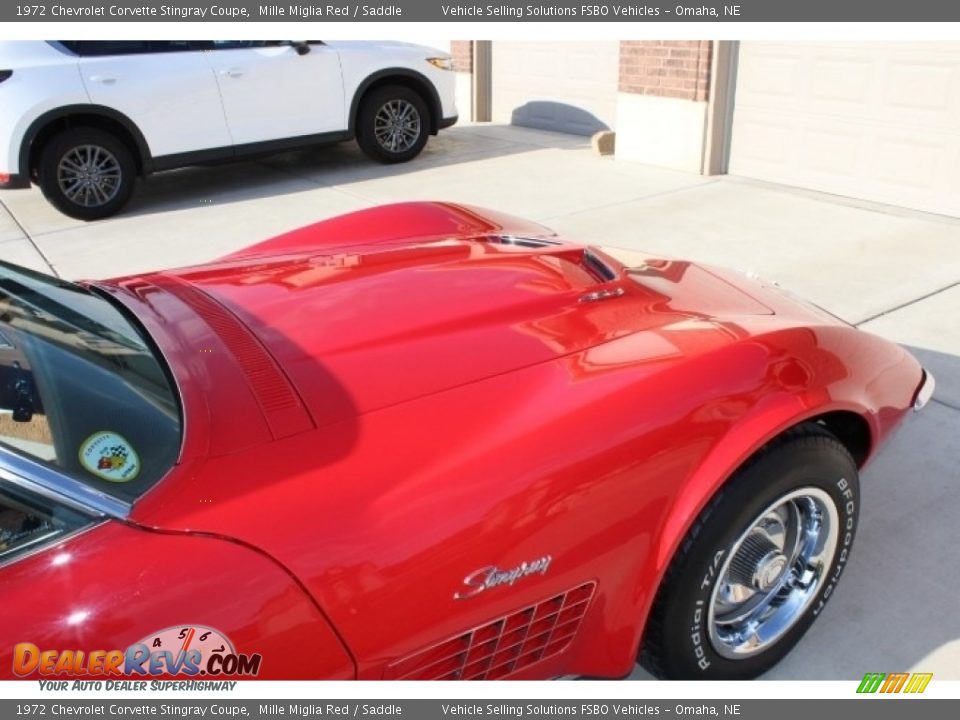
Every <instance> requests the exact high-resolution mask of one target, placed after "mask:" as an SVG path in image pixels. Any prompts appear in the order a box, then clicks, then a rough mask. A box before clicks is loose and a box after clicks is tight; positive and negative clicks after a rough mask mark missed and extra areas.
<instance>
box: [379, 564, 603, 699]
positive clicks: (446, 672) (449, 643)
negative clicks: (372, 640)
mask: <svg viewBox="0 0 960 720" xmlns="http://www.w3.org/2000/svg"><path fill="white" fill-rule="evenodd" d="M595 588H596V583H592V582H590V583H586V584H584V585H580V586H578V587H576V588H574V589H572V590H569V591H567V592H565V593H562V594H560V595H556V596H554V597H552V598H550V599H549V600H544V601H543V602H540V603H537V604H536V605H531V606H530V607H527V608H524V609H523V610H519V611H517V612H515V613H512V614H510V615H507V616H506V617H502V618H500V619H498V620H494V621H493V622H490V623H487V624H486V625H481V626H480V627H478V628H475V629H473V630H471V631H469V632H466V633H463V634H462V635H458V636H456V637H453V638H450V639H449V640H445V641H443V642H440V643H437V644H436V645H434V646H432V647H430V648H427V649H426V650H422V651H421V652H418V653H416V654H415V655H410V656H409V657H406V658H404V659H403V660H400V661H398V662H395V663H393V664H392V665H390V666H389V667H388V668H387V670H386V673H385V675H384V677H385V679H388V680H498V679H500V678H507V677H509V676H510V675H512V674H513V673H515V672H517V671H518V670H521V669H523V668H525V667H527V666H529V665H533V664H534V663H535V662H539V661H540V660H543V659H544V658H548V657H550V656H551V655H556V654H557V653H560V652H563V650H565V649H566V648H567V647H568V646H569V645H570V643H571V642H573V639H574V637H576V635H577V632H578V631H579V630H580V624H581V621H582V620H583V616H584V615H585V614H586V612H587V608H588V607H589V606H590V601H591V600H592V599H593V591H594V589H595Z"/></svg>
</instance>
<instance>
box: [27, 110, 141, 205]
mask: <svg viewBox="0 0 960 720" xmlns="http://www.w3.org/2000/svg"><path fill="white" fill-rule="evenodd" d="M83 158H89V159H90V160H92V161H94V162H95V163H96V164H97V168H94V171H93V173H92V174H89V175H85V174H84V173H88V172H89V168H87V169H82V168H83V164H82V159H83ZM71 161H79V162H80V164H78V162H71ZM78 167H79V168H81V169H79V170H78V169H75V168H78ZM97 169H99V170H101V171H102V172H103V174H102V175H101V176H99V177H98V176H97V175H96V170H97ZM136 175H137V166H136V163H135V162H134V159H133V154H132V153H131V152H130V149H129V148H128V147H127V146H126V145H125V144H124V143H123V142H122V141H121V140H118V139H117V138H116V137H114V136H113V135H111V134H110V133H107V132H104V131H103V130H98V129H97V128H84V127H80V128H73V129H70V130H65V131H63V132H62V133H60V134H58V135H55V136H54V137H52V138H51V139H50V141H49V142H47V144H46V145H45V146H44V147H43V149H42V150H41V152H40V161H39V163H38V165H37V180H38V183H39V185H40V189H41V190H42V191H43V195H44V197H46V198H47V200H48V201H49V202H50V204H52V205H53V206H54V207H55V208H57V210H59V211H60V212H62V213H63V214H64V215H69V216H70V217H73V218H77V219H79V220H99V219H101V218H105V217H109V216H111V215H114V214H115V213H117V212H119V211H120V210H121V209H122V208H123V206H124V205H126V204H127V202H128V201H129V200H130V196H131V195H132V194H133V187H134V183H135V182H136Z"/></svg>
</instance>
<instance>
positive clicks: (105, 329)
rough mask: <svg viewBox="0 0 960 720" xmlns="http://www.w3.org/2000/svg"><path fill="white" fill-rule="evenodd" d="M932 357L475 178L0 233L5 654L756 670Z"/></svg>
mask: <svg viewBox="0 0 960 720" xmlns="http://www.w3.org/2000/svg"><path fill="white" fill-rule="evenodd" d="M932 389H933V380H932V378H931V377H930V376H929V375H928V374H926V373H925V372H924V371H923V370H922V368H921V367H920V365H919V364H918V363H917V361H916V360H914V358H913V357H911V356H910V355H909V354H908V353H906V352H905V351H904V350H903V349H901V348H900V347H898V346H896V345H893V344H891V343H889V342H886V341H884V340H881V339H879V338H877V337H874V336H871V335H868V334H865V333H862V332H859V331H857V330H856V329H854V328H852V327H850V326H848V325H846V324H845V323H843V322H841V321H840V320H838V319H836V318H834V317H833V316H831V315H829V314H827V313H825V312H824V311H822V310H820V309H818V308H816V307H813V306H810V305H807V304H805V303H803V302H800V301H798V300H796V299H794V298H792V297H788V296H787V295H785V294H784V293H783V292H782V291H780V290H778V289H777V288H775V287H770V286H768V285H765V284H762V283H760V282H756V281H753V280H750V279H748V278H746V277H742V276H740V275H737V274H734V273H731V272H726V271H722V270H718V269H714V268H706V267H703V266H699V265H695V264H692V263H689V262H681V261H676V260H662V259H655V258H651V257H648V256H646V255H643V254H640V253H634V252H624V251H621V250H613V249H607V248H602V247H582V246H579V245H574V244H571V243H568V242H564V241H561V240H559V239H557V238H556V237H555V236H554V235H553V234H552V233H550V231H548V230H546V229H545V228H543V227H540V226H538V225H535V224H532V223H529V222H526V221H522V220H518V219H515V218H511V217H506V216H503V215H500V214H497V213H493V212H487V211H483V210H478V209H474V208H469V207H462V206H456V205H449V204H442V203H411V204H402V205H394V206H389V207H381V208H375V209H371V210H366V211H362V212H358V213H354V214H351V215H346V216H343V217H338V218H334V219H331V220H327V221H325V222H321V223H318V224H316V225H313V226H310V227H307V228H303V229H301V230H297V231H295V232H292V233H289V234H287V235H283V236H280V237H277V238H274V239H272V240H269V241H267V242H264V243H262V244H259V245H255V246H253V247H250V248H247V249H246V250H243V251H241V252H238V253H235V254H233V255H231V256H228V257H225V258H222V259H220V260H218V261H216V262H212V263H210V264H207V265H202V266H198V267H192V268H187V269H181V270H175V271H166V272H158V273H152V274H146V275H142V276H138V277H127V278H122V279H117V280H110V281H95V282H87V283H82V284H79V285H74V284H70V283H66V282H62V281H60V280H55V279H53V278H49V277H46V276H42V275H38V274H35V273H33V272H30V271H27V270H24V269H22V268H17V267H15V266H12V265H9V264H6V263H2V264H0V408H2V410H0V593H2V594H0V598H2V603H3V612H2V614H0V668H3V670H2V673H3V674H4V675H5V676H7V677H11V678H17V677H20V678H40V679H51V680H58V679H59V680H63V679H70V678H88V679H104V680H119V679H122V680H123V681H124V682H126V681H128V680H131V679H132V680H141V679H142V680H146V679H150V678H155V677H162V678H168V679H169V678H178V679H193V680H204V681H209V680H218V679H222V678H224V677H229V678H238V677H239V678H243V677H248V678H250V677H258V678H271V679H295V678H369V679H394V678H395V679H404V678H405V679H453V678H457V679H473V678H477V679H494V678H553V677H562V676H571V675H584V676H594V677H621V676H624V675H626V674H627V673H629V672H630V671H631V669H632V668H633V666H634V663H635V661H636V660H637V658H638V657H639V659H640V662H641V663H643V664H644V665H645V666H646V667H647V668H649V669H650V670H651V671H652V672H653V673H655V674H656V675H658V676H661V677H667V678H705V679H707V678H748V677H753V676H756V675H758V674H759V673H762V672H763V671H765V670H767V669H768V668H770V667H771V666H772V665H773V664H774V663H776V662H777V661H778V660H779V659H780V658H781V657H783V656H784V655H785V654H786V653H787V652H788V651H789V650H790V648H791V647H792V646H793V645H794V644H795V643H796V642H797V640H798V639H799V638H800V636H801V635H802V634H803V633H804V632H805V631H806V630H807V628H808V627H809V626H810V624H811V623H812V622H814V620H815V618H816V617H817V615H818V614H819V613H820V612H821V610H822V609H823V607H824V603H825V602H826V601H827V600H828V599H829V598H830V595H831V593H832V592H833V591H834V588H835V587H836V584H837V581H838V579H839V578H840V575H841V573H842V572H843V569H844V567H845V565H846V563H847V562H848V559H849V556H850V549H851V544H852V542H853V538H854V533H855V531H856V527H857V520H858V513H859V508H860V494H859V493H860V490H859V485H858V479H857V476H858V470H859V469H860V468H861V467H862V466H863V465H864V464H865V463H866V462H868V461H869V460H870V458H871V457H872V456H873V455H874V454H875V453H876V452H877V449H878V448H880V447H881V446H882V445H883V443H884V442H885V441H886V440H887V439H888V437H889V436H890V434H891V432H892V431H893V430H894V429H895V428H896V427H897V425H898V424H899V423H900V422H901V421H902V420H903V419H904V416H905V415H906V414H907V412H908V411H909V410H911V409H912V408H920V407H922V406H923V405H924V404H925V403H926V401H927V400H928V399H929V397H930V394H931V393H932Z"/></svg>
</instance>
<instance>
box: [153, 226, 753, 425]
mask: <svg viewBox="0 0 960 720" xmlns="http://www.w3.org/2000/svg"><path fill="white" fill-rule="evenodd" d="M545 242H547V243H548V244H544V245H542V246H535V245H534V246H531V245H516V244H510V243H508V242H504V241H503V240H502V239H501V238H498V237H478V238H472V239H448V240H432V241H403V242H395V243H392V244H370V245H367V246H359V247H351V248H348V249H345V250H341V251H325V252H321V253H302V254H297V255H293V256H290V255H288V256H283V257H276V256H275V257H266V258H264V257H253V258H239V259H228V260H226V261H224V262H220V263H216V264H212V265H205V266H202V267H198V268H189V269H185V270H180V271H172V272H168V273H164V274H160V275H156V276H153V279H154V281H155V282H157V283H158V284H163V285H164V287H165V288H166V289H168V290H171V291H174V292H177V288H184V287H187V288H188V289H189V292H194V291H196V290H199V291H201V292H202V293H204V294H205V296H206V297H207V298H210V299H212V300H214V301H216V303H218V304H219V305H220V306H222V307H224V308H226V309H227V310H229V311H230V312H231V313H232V314H233V315H235V316H236V317H237V318H238V319H239V320H240V321H241V322H242V323H243V324H244V325H245V326H246V328H247V329H249V330H250V331H251V332H252V333H253V334H254V335H255V336H256V337H257V338H258V339H259V341H260V342H261V343H262V345H263V346H264V347H265V348H266V349H267V350H268V352H269V353H270V354H271V355H272V356H273V358H275V359H276V361H277V363H278V364H279V366H280V368H282V370H283V372H284V373H285V374H286V376H287V378H289V380H290V381H291V382H292V384H293V386H294V387H295V388H296V390H297V392H298V393H299V395H300V396H301V398H302V399H303V401H304V403H305V405H306V407H307V409H308V411H309V412H310V414H311V416H312V417H313V420H314V422H315V423H316V424H317V425H318V426H322V425H326V424H328V423H331V422H336V421H338V420H342V419H345V417H347V416H350V415H355V414H359V413H365V412H369V411H371V410H375V409H379V408H383V407H387V406H390V405H394V404H397V403H400V402H403V401H405V400H408V399H411V398H415V397H420V396H423V395H427V394H430V393H434V392H438V391H441V390H445V389H449V388H452V387H456V386H458V385H462V384H465V383H469V382H472V381H475V380H479V379H482V378H487V377H491V376H493V375H498V374H501V373H505V372H508V371H511V370H515V369H517V368H521V367H524V366H528V365H533V364H537V363H541V362H545V361H548V360H551V359H553V358H556V357H558V356H561V355H567V354H571V353H575V352H578V351H581V350H584V349H586V348H588V347H592V346H594V345H597V344H599V343H602V342H604V341H607V340H611V339H613V338H616V337H619V336H622V335H625V334H629V333H633V332H637V331H639V330H643V329H649V328H652V327H657V326H662V325H664V324H668V323H671V322H676V321H677V320H678V318H681V319H682V318H689V317H691V316H695V317H698V318H704V317H707V316H708V315H707V314H705V313H704V308H709V309H710V312H711V313H721V314H730V313H735V314H761V313H768V312H769V310H767V309H766V307H764V306H763V305H760V304H759V303H758V302H757V301H755V300H753V299H752V298H751V297H749V296H747V295H746V294H744V293H742V292H741V291H740V290H738V289H737V288H735V287H734V286H733V285H731V284H729V283H728V282H726V281H724V280H722V279H720V278H718V277H716V276H714V275H713V274H711V273H709V272H707V271H705V270H703V269H701V268H699V267H697V266H695V265H691V264H690V263H686V262H661V263H660V264H659V265H657V264H653V265H650V264H646V265H644V266H643V267H642V268H641V269H640V270H639V271H637V270H634V271H631V272H629V273H628V272H627V271H626V268H625V267H624V266H623V265H622V264H621V263H620V262H618V261H616V260H614V259H613V258H612V257H611V256H610V255H608V254H606V253H604V252H601V251H596V250H589V251H586V250H585V249H584V248H583V247H580V246H577V245H570V244H561V243H558V242H554V241H545ZM597 293H599V295H598V294H597ZM241 360H242V358H241Z"/></svg>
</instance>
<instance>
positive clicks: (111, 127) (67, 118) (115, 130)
mask: <svg viewBox="0 0 960 720" xmlns="http://www.w3.org/2000/svg"><path fill="white" fill-rule="evenodd" d="M81 127H89V128H96V129H98V130H102V131H104V132H107V133H110V134H111V135H113V136H114V137H116V138H117V139H118V140H119V141H120V142H122V143H123V144H124V145H126V146H127V148H128V149H129V150H130V154H131V155H132V156H133V158H134V162H136V164H137V174H140V175H142V174H143V172H144V163H143V155H142V154H141V152H140V148H139V147H138V145H137V141H136V140H135V139H134V137H133V134H132V133H131V132H130V131H129V130H128V129H127V128H126V127H124V125H123V123H121V122H120V121H118V120H114V119H112V118H109V117H106V116H104V115H98V114H97V113H77V114H72V115H64V116H62V117H58V118H55V119H53V120H51V121H50V122H48V123H46V124H45V125H44V126H43V127H41V128H40V129H39V130H38V131H37V132H36V133H35V134H34V135H33V138H32V140H31V142H30V151H29V153H30V154H29V156H28V157H29V165H28V167H29V169H30V175H31V177H32V178H33V179H34V180H36V173H37V167H38V164H39V162H40V155H41V153H42V152H43V148H44V146H45V145H46V144H47V143H48V142H49V141H50V139H51V138H53V137H55V136H56V135H59V134H60V133H61V132H63V131H64V130H70V129H74V128H81Z"/></svg>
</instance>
